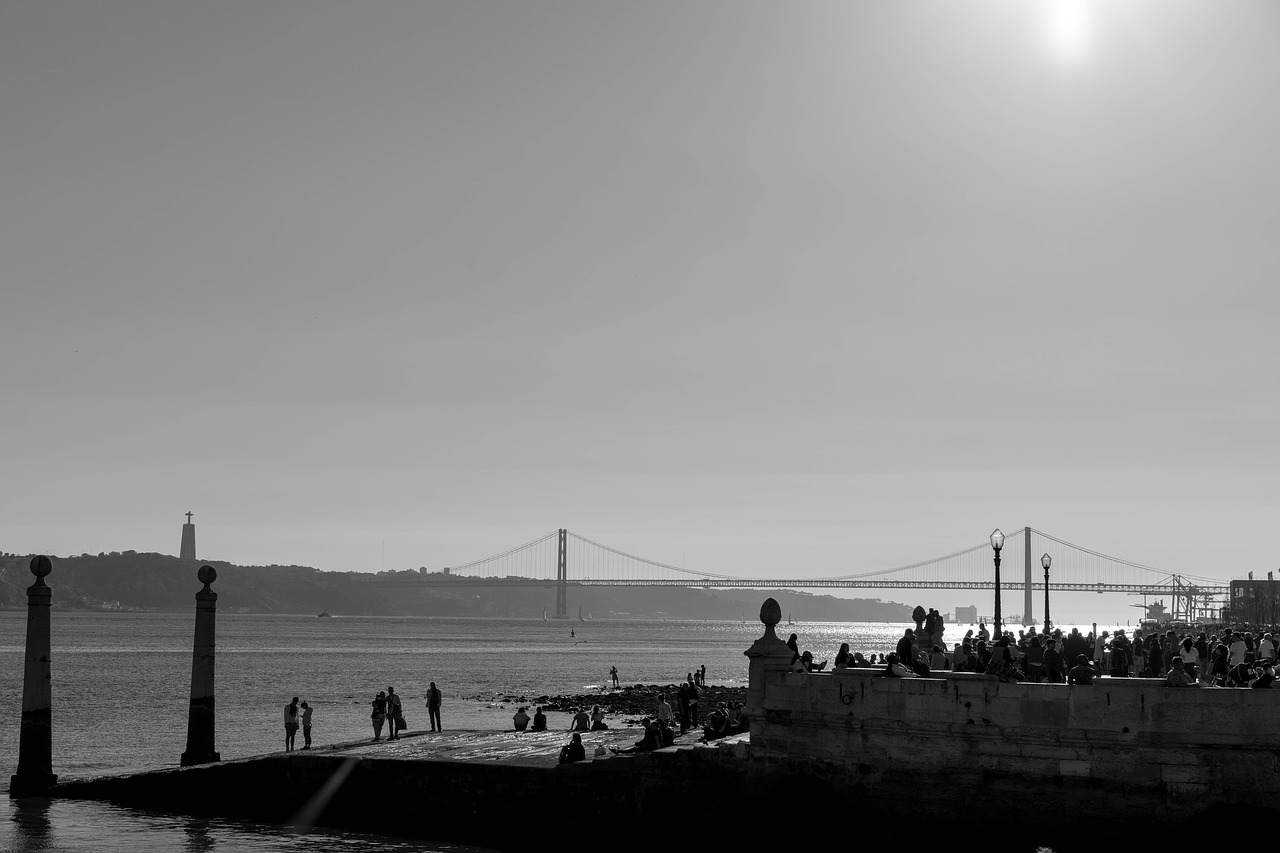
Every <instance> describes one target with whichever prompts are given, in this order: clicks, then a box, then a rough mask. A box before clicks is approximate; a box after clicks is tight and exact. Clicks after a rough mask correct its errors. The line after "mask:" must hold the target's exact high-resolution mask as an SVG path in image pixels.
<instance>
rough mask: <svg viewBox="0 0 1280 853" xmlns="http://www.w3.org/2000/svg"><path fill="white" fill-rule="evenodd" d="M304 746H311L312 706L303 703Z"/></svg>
mask: <svg viewBox="0 0 1280 853" xmlns="http://www.w3.org/2000/svg"><path fill="white" fill-rule="evenodd" d="M302 748H303V749H310V748H311V706H310V705H308V704H307V703H306V702H303V703H302Z"/></svg>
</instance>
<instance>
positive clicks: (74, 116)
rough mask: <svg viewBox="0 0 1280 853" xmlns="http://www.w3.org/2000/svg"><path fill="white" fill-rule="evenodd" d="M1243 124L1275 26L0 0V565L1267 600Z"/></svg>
mask: <svg viewBox="0 0 1280 853" xmlns="http://www.w3.org/2000/svg"><path fill="white" fill-rule="evenodd" d="M1277 105H1280V5H1277V4H1275V3H1273V2H1232V1H1231V0H1227V2H1199V3H1186V2H1177V0H1145V2H1125V0H1097V2H1087V0H1061V2H1053V1H1052V0H1041V1H1040V2H1037V1H1036V0H1006V1H1005V2H960V0H948V2H898V1H897V0H895V2H887V0H886V2H875V3H802V4H793V3H785V4H784V3H747V2H742V1H741V0H733V2H724V3H709V2H699V3H686V2H679V3H660V2H645V3H629V4H625V5H624V4H621V3H600V2H581V3H549V2H539V3H525V2H512V3H498V2H491V3H438V2H437V3H428V2H415V3H362V4H354V3H324V2H318V0H304V1H303V2H282V0H276V1H275V2H271V3H260V2H241V3H237V2H219V3H200V4H196V3H171V2H153V3H141V2H118V1H117V0H113V2H108V3H100V2H80V3H71V2H55V3H49V2H15V0H6V2H4V3H3V4H2V5H0V263H2V264H3V265H2V267H0V276H2V278H0V283H2V288H3V289H2V291H0V293H2V301H0V400H2V402H3V415H2V417H0V430H2V433H0V436H2V438H3V441H2V443H0V476H2V479H3V483H4V497H3V498H2V499H0V549H2V550H5V551H13V552H19V553H26V552H32V551H36V552H48V553H54V554H69V553H80V552H82V551H89V552H94V553H96V552H98V551H101V550H125V549H135V550H140V551H152V550H155V551H161V552H166V553H176V552H177V550H178V545H179V533H180V525H181V523H182V521H183V520H184V518H183V513H184V512H186V511H187V510H192V511H194V512H195V513H196V516H195V521H196V523H197V529H198V543H199V552H200V555H201V556H202V557H205V558H209V559H225V560H230V561H233V562H239V563H302V564H308V565H314V566H317V567H319V568H323V569H355V570H377V569H378V568H379V566H380V563H381V561H382V543H383V542H385V553H386V566H387V568H400V567H416V566H419V565H427V566H432V567H438V566H443V565H450V564H457V563H462V562H465V561H468V560H472V559H476V558H479V557H483V556H485V555H487V554H491V553H495V552H498V551H501V550H504V549H506V548H508V547H512V546H515V545H518V544H520V543H522V542H525V541H528V540H530V539H533V538H536V537H537V536H540V535H541V534H543V533H546V532H548V531H550V530H553V529H555V528H557V527H568V528H570V529H571V530H574V531H575V532H577V533H580V534H582V535H585V536H588V537H590V538H592V539H596V540H598V541H602V542H605V543H608V544H610V545H613V546H616V547H619V548H622V549H624V550H627V551H631V552H634V553H639V554H642V555H644V556H647V557H651V558H654V559H657V560H663V561H666V562H672V563H677V564H678V563H681V562H684V563H685V564H687V565H688V566H689V567H690V568H700V569H705V570H708V571H713V572H721V573H726V572H728V573H742V574H773V575H777V574H795V575H822V574H843V573H847V572H853V571H863V570H867V571H869V570H872V569H875V568H880V567H888V566H893V565H899V564H902V563H906V562H912V561H915V560H919V559H924V558H928V557H932V556H935V555H940V554H944V553H948V552H951V551H955V550H958V549H960V548H963V547H965V546H968V545H973V544H976V543H978V542H981V541H983V540H984V539H985V538H986V536H987V534H988V533H989V532H990V530H991V529H992V528H993V527H995V526H1002V527H1004V528H1005V529H1006V530H1008V529H1010V528H1014V527H1019V526H1022V525H1025V524H1029V525H1032V526H1034V527H1037V528H1039V529H1041V530H1044V531H1047V532H1050V533H1053V534H1055V535H1057V536H1060V537H1062V538H1065V539H1069V540H1071V541H1075V542H1079V543H1081V544H1084V545H1087V546H1089V547H1092V548H1095V549H1097V550H1100V551H1103V552H1106V553H1111V554H1115V555H1118V556H1121V557H1125V558H1128V559H1131V560H1136V561H1138V562H1142V563H1147V564H1152V565H1156V566H1159V567H1161V568H1167V569H1168V570H1169V571H1179V572H1188V573H1193V574H1202V575H1217V576H1222V577H1232V576H1237V577H1239V576H1243V574H1244V573H1245V572H1246V571H1248V570H1253V571H1258V572H1265V571H1266V570H1268V569H1274V568H1276V567H1277V566H1278V565H1280V556H1278V553H1277V552H1280V543H1278V542H1277V541H1276V536H1275V534H1276V520H1277V517H1278V516H1277V510H1280V497H1277V495H1276V490H1275V484H1276V480H1277V471H1278V467H1280V466H1278V463H1280V443H1278V442H1277V434H1278V431H1280V400H1278V399H1277V389H1278V388H1280V376H1277V373H1278V366H1280V358H1278V357H1277V356H1278V355H1280V352H1278V351H1280V343H1278V342H1277V335H1276V331H1275V329H1276V322H1277V319H1280V275H1278V270H1280V169H1277V152H1280V109H1277ZM912 595H915V594H911V595H907V596H906V597H908V598H910V597H912ZM884 597H889V598H902V597H903V596H901V595H894V594H889V593H886V594H884ZM1095 598H1098V597H1096V596H1095ZM1114 598H1115V600H1114V601H1111V602H1110V604H1109V606H1110V607H1111V609H1112V610H1115V611H1123V610H1124V609H1125V608H1124V604H1125V603H1127V602H1123V601H1122V600H1121V599H1120V598H1119V597H1114ZM983 601H984V597H983V596H982V595H980V594H977V593H961V594H957V595H956V596H955V598H954V599H950V598H946V597H945V596H939V597H938V598H936V599H935V600H934V601H931V602H930V603H931V604H934V605H935V606H944V608H949V607H950V606H952V605H953V604H957V603H958V604H968V603H980V604H981V603H982V602H983ZM1099 603H1100V602H1099ZM985 609H989V608H987V607H985V605H984V610H985ZM1005 609H1006V612H1008V611H1009V607H1008V605H1007V604H1006V608H1005ZM1016 609H1017V610H1020V609H1021V607H1020V604H1019V606H1017V608H1016ZM1081 616H1084V614H1083V613H1082V614H1081Z"/></svg>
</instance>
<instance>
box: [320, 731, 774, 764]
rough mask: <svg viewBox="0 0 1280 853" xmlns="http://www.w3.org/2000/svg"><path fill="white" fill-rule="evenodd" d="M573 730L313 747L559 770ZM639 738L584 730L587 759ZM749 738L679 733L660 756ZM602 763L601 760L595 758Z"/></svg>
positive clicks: (406, 736)
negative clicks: (708, 739) (703, 739)
mask: <svg viewBox="0 0 1280 853" xmlns="http://www.w3.org/2000/svg"><path fill="white" fill-rule="evenodd" d="M571 736H572V735H571V733H570V732H565V731H555V732H553V731H546V732H495V731H445V732H434V733H433V732H404V733H403V734H401V735H400V740H393V741H388V740H386V739H385V738H384V739H383V740H382V741H380V742H378V743H374V742H372V741H363V742H348V743H342V744H334V745H331V746H324V747H317V748H314V749H312V750H311V751H312V752H313V753H318V754H322V755H325V754H339V755H352V756H357V757H360V758H394V759H405V760H411V761H422V760H428V761H441V760H444V761H494V762H501V763H504V764H522V765H533V766H539V767H546V766H554V765H556V764H557V763H559V760H560V748H561V747H562V746H564V745H565V744H566V743H568V742H569V739H570V737H571ZM639 739H640V730H639V729H638V728H630V727H628V728H619V729H606V730H604V731H598V732H583V733H582V744H583V746H584V747H586V750H587V759H588V760H591V759H592V753H593V751H594V750H595V748H596V745H597V744H601V745H603V746H604V747H605V749H606V750H607V749H609V748H610V747H614V748H616V749H624V748H626V747H629V746H631V745H633V744H634V743H635V742H636V741H638V740H639ZM748 740H749V735H748V734H746V733H744V734H740V735H734V736H732V737H727V738H723V739H721V740H718V741H713V742H712V743H710V744H701V743H698V735H697V734H695V733H694V732H693V731H692V730H691V731H690V732H689V733H688V734H685V735H684V736H680V735H678V734H677V735H676V742H675V745H674V746H671V747H668V748H667V749H665V750H659V752H677V751H679V750H682V749H711V748H723V747H728V746H732V745H734V744H738V743H746V742H747V741H748ZM614 758H624V759H625V758H626V756H625V755H624V756H614V755H613V753H612V752H610V753H608V754H607V755H606V756H604V760H610V759H614ZM596 760H602V759H596Z"/></svg>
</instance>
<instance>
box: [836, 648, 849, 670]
mask: <svg viewBox="0 0 1280 853" xmlns="http://www.w3.org/2000/svg"><path fill="white" fill-rule="evenodd" d="M851 660H852V658H851V657H850V655H849V644H848V643H841V644H840V651H838V652H836V662H835V663H834V664H832V668H834V669H848V667H849V664H850V662H851Z"/></svg>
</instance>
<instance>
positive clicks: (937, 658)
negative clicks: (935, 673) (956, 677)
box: [929, 646, 947, 670]
mask: <svg viewBox="0 0 1280 853" xmlns="http://www.w3.org/2000/svg"><path fill="white" fill-rule="evenodd" d="M946 668H947V656H946V654H944V653H943V651H942V646H934V647H933V654H932V655H931V656H930V657H929V669H935V670H936V669H946Z"/></svg>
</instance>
